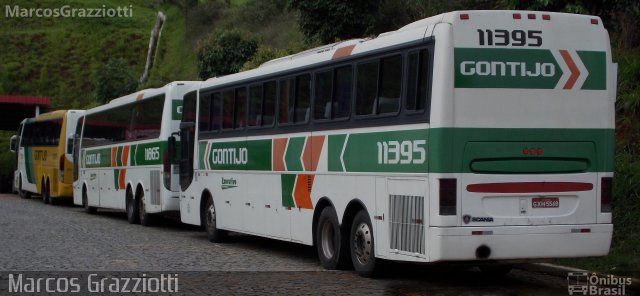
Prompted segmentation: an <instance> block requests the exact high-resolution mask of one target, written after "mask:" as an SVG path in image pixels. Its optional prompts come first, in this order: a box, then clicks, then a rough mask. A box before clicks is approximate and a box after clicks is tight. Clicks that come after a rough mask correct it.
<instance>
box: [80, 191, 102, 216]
mask: <svg viewBox="0 0 640 296" xmlns="http://www.w3.org/2000/svg"><path fill="white" fill-rule="evenodd" d="M82 207H83V208H84V211H85V212H87V213H89V214H95V213H96V212H98V209H96V208H95V207H90V206H89V198H88V197H87V188H86V187H84V188H82Z"/></svg>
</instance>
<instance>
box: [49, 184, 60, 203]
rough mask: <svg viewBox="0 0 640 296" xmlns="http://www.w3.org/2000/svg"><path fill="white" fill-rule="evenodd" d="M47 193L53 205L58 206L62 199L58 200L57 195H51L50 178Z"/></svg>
mask: <svg viewBox="0 0 640 296" xmlns="http://www.w3.org/2000/svg"><path fill="white" fill-rule="evenodd" d="M47 195H48V196H49V204H50V205H52V206H56V205H58V204H60V202H59V201H60V200H58V199H57V198H55V197H51V183H49V180H47Z"/></svg>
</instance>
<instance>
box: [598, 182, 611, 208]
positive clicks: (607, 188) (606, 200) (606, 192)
mask: <svg viewBox="0 0 640 296" xmlns="http://www.w3.org/2000/svg"><path fill="white" fill-rule="evenodd" d="M612 180H613V178H611V177H604V178H602V182H601V183H600V212H601V213H611V203H612V201H613V188H612V187H611V185H612V184H611V181H612Z"/></svg>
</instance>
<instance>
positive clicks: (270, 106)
mask: <svg viewBox="0 0 640 296" xmlns="http://www.w3.org/2000/svg"><path fill="white" fill-rule="evenodd" d="M276 100H277V87H276V82H275V81H269V82H267V83H265V84H264V105H263V107H262V126H272V125H273V122H274V120H275V114H276Z"/></svg>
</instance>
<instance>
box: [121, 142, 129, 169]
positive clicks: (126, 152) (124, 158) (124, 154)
mask: <svg viewBox="0 0 640 296" xmlns="http://www.w3.org/2000/svg"><path fill="white" fill-rule="evenodd" d="M129 147H131V146H129V145H125V146H124V147H123V148H122V160H121V162H122V166H127V165H128V163H127V162H128V161H129Z"/></svg>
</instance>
